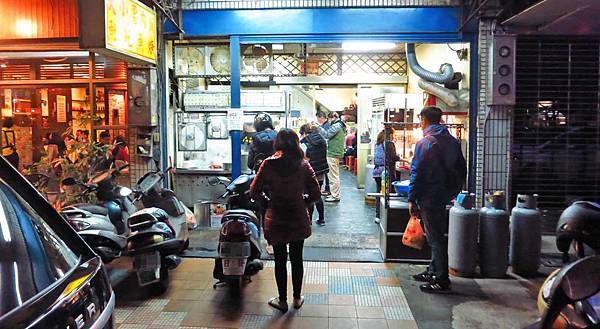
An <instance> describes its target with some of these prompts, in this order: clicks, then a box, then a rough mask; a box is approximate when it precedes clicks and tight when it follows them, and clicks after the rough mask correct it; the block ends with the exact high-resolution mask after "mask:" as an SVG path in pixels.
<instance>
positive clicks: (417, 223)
mask: <svg viewBox="0 0 600 329" xmlns="http://www.w3.org/2000/svg"><path fill="white" fill-rule="evenodd" d="M424 243H425V234H424V233H423V228H422V227H421V220H420V219H419V218H418V217H415V216H411V217H410V219H409V220H408V224H407V225H406V229H405V230H404V234H403V235H402V244H404V245H405V246H408V247H411V248H415V249H419V250H420V249H421V248H423V244H424Z"/></svg>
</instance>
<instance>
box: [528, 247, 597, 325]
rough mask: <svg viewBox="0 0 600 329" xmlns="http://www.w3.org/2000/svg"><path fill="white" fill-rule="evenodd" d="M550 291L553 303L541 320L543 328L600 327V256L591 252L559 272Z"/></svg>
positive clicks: (549, 284) (547, 284) (551, 283)
mask: <svg viewBox="0 0 600 329" xmlns="http://www.w3.org/2000/svg"><path fill="white" fill-rule="evenodd" d="M545 286H546V287H547V288H546V289H548V291H549V299H548V300H549V305H548V307H547V308H546V309H545V310H544V313H543V315H542V319H541V321H540V323H539V324H536V325H532V326H529V327H528V328H527V329H533V328H541V329H554V328H577V329H580V328H581V329H583V328H585V329H588V328H589V329H591V328H600V256H598V255H596V256H588V257H585V258H582V259H579V260H577V261H575V262H573V263H571V264H568V265H566V266H565V267H563V268H562V269H560V270H559V271H557V272H556V275H555V276H554V278H553V279H552V281H551V282H549V283H548V282H547V283H545Z"/></svg>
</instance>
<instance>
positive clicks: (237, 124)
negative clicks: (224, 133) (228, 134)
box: [227, 109, 244, 131]
mask: <svg viewBox="0 0 600 329" xmlns="http://www.w3.org/2000/svg"><path fill="white" fill-rule="evenodd" d="M227 127H229V131H233V130H239V131H242V130H244V111H242V109H228V110H227Z"/></svg>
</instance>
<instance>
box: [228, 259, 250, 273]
mask: <svg viewBox="0 0 600 329" xmlns="http://www.w3.org/2000/svg"><path fill="white" fill-rule="evenodd" d="M246 262H247V258H224V259H223V274H224V275H243V274H244V271H245V270H246Z"/></svg>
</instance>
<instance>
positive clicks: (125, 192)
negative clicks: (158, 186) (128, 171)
mask: <svg viewBox="0 0 600 329" xmlns="http://www.w3.org/2000/svg"><path fill="white" fill-rule="evenodd" d="M131 193H133V191H132V190H131V189H130V188H129V187H121V188H120V189H119V195H120V196H122V197H128V196H130V195H131Z"/></svg>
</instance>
